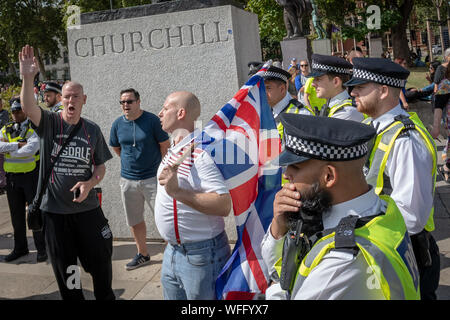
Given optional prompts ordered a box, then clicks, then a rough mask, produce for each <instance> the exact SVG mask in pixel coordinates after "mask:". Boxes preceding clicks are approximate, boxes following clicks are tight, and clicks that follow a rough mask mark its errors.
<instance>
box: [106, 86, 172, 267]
mask: <svg viewBox="0 0 450 320" xmlns="http://www.w3.org/2000/svg"><path fill="white" fill-rule="evenodd" d="M119 102H120V105H121V107H122V112H123V115H122V116H120V117H119V118H117V119H116V120H115V121H114V123H113V124H112V127H111V133H110V138H109V144H110V145H111V147H112V148H113V150H114V151H115V153H116V154H117V155H118V156H119V157H120V162H121V172H120V175H121V178H120V189H121V195H122V202H123V206H124V210H125V214H126V218H127V224H128V225H129V226H130V228H131V232H132V234H133V237H134V240H135V242H136V247H137V254H136V256H135V257H134V258H133V259H132V260H131V261H130V262H129V263H128V264H127V265H126V267H125V268H126V269H127V270H133V269H136V268H138V267H141V266H144V265H146V264H149V263H150V255H149V254H148V251H147V245H146V235H147V228H146V225H145V220H144V202H147V204H148V206H149V207H150V209H151V210H152V211H153V206H152V197H153V195H154V194H155V193H156V172H157V170H158V167H159V164H160V162H161V159H162V157H164V155H165V154H166V152H167V149H168V148H169V146H170V142H169V136H168V135H167V133H166V132H164V131H163V130H162V128H161V123H160V121H159V118H158V117H157V116H156V115H154V114H152V113H150V112H147V111H144V110H142V109H141V100H140V96H139V92H137V91H136V90H135V89H132V88H130V89H125V90H122V91H121V92H120V100H119Z"/></svg>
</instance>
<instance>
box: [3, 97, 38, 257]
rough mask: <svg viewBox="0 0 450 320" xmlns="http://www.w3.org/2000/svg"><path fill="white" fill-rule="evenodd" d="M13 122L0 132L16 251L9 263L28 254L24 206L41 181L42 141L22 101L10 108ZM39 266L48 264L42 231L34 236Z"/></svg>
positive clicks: (17, 101)
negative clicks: (24, 109) (33, 127)
mask: <svg viewBox="0 0 450 320" xmlns="http://www.w3.org/2000/svg"><path fill="white" fill-rule="evenodd" d="M11 113H12V119H13V122H10V123H8V124H7V125H5V126H4V127H3V128H2V129H1V134H0V137H1V142H0V152H2V153H5V161H4V163H3V168H4V170H5V172H6V194H7V198H8V204H9V209H10V213H11V222H12V226H13V229H14V249H13V251H12V252H11V253H10V254H8V255H7V256H6V257H5V261H6V262H10V261H13V260H16V259H18V258H20V257H21V256H24V255H26V254H28V252H29V251H28V243H27V237H26V222H25V206H26V204H27V203H28V204H29V203H31V202H32V201H33V199H34V196H35V194H36V189H37V182H38V178H39V165H37V162H38V161H39V138H38V136H37V134H36V133H35V131H34V130H33V129H32V128H31V123H30V122H29V121H28V120H27V117H26V115H25V113H24V112H23V111H22V108H21V105H20V101H19V100H18V99H16V100H14V101H13V103H12V105H11ZM33 238H34V244H35V246H36V249H37V262H43V261H45V260H47V253H46V249H45V240H44V235H43V232H42V231H37V232H33Z"/></svg>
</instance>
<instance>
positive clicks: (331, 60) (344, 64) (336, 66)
mask: <svg viewBox="0 0 450 320" xmlns="http://www.w3.org/2000/svg"><path fill="white" fill-rule="evenodd" d="M311 60H312V64H311V69H312V72H311V73H310V74H309V75H308V77H320V76H322V75H324V74H327V73H336V74H344V75H351V73H352V68H353V66H352V64H351V63H350V62H348V61H347V60H345V59H344V58H341V57H336V56H326V55H322V54H313V55H312V56H311Z"/></svg>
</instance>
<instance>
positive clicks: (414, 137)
mask: <svg viewBox="0 0 450 320" xmlns="http://www.w3.org/2000/svg"><path fill="white" fill-rule="evenodd" d="M445 56H446V58H447V57H449V59H450V51H449V54H447V52H446V55H445ZM19 63H20V73H21V76H22V87H21V93H20V97H15V98H14V99H13V101H12V107H11V112H12V116H13V121H12V122H10V123H7V124H5V125H4V126H3V128H2V130H1V138H2V139H1V140H2V141H1V142H0V153H1V154H3V155H4V165H3V168H4V169H5V172H6V187H5V188H6V193H7V197H8V203H9V206H10V212H11V220H12V224H13V229H14V249H13V250H12V251H11V253H10V254H9V255H8V256H6V257H5V261H7V262H9V261H14V260H16V259H18V258H19V257H21V256H23V255H26V254H28V246H27V241H26V234H25V233H26V218H25V217H26V213H25V210H26V205H27V204H31V203H33V204H36V205H39V208H40V210H41V212H42V218H43V222H42V226H41V228H39V229H36V230H33V237H34V241H35V245H36V248H37V250H38V256H37V257H38V258H37V259H38V260H37V262H41V261H45V260H47V259H49V260H50V262H51V265H52V268H53V271H54V274H55V277H56V279H57V284H58V288H59V291H60V293H61V296H62V298H63V299H66V300H80V299H84V297H83V293H82V290H81V289H80V288H69V287H68V286H67V279H68V277H69V276H70V274H69V273H67V268H68V267H70V266H71V265H76V264H77V259H78V260H79V261H80V263H81V265H82V266H83V268H84V269H85V270H86V272H88V273H90V274H91V276H92V280H93V284H94V294H95V297H96V299H99V300H113V299H115V295H114V292H113V290H112V279H113V273H112V263H111V257H112V250H113V248H112V241H113V234H112V231H111V229H110V227H109V224H108V220H107V219H106V217H105V215H104V213H103V211H102V208H101V203H100V202H99V198H98V196H97V192H96V190H95V187H96V186H97V185H98V184H99V183H100V182H101V181H102V179H103V178H104V176H105V175H106V174H107V170H106V165H105V163H106V162H107V161H108V160H110V159H111V158H112V157H113V154H112V153H111V152H110V149H109V147H108V144H109V146H110V147H111V148H112V150H113V151H114V152H113V153H115V154H116V155H117V156H118V157H120V163H121V178H120V189H121V198H122V203H123V208H124V212H125V215H126V221H127V224H128V226H129V227H130V231H131V234H132V235H133V237H134V240H135V243H136V255H135V256H134V257H133V258H132V259H131V261H130V262H129V263H127V264H126V265H125V268H126V269H127V270H133V269H136V268H138V267H142V266H145V265H147V264H149V263H150V261H151V257H150V255H149V252H148V250H147V245H146V234H147V228H146V223H145V220H144V206H145V203H147V205H148V206H149V207H150V209H151V211H152V213H153V214H154V217H155V224H156V227H157V229H158V231H159V233H160V235H161V236H162V238H163V239H164V240H165V241H166V242H167V246H166V248H165V252H164V257H163V263H162V270H161V283H162V287H163V294H164V299H169V300H183V299H216V298H220V297H217V296H216V290H215V280H216V279H217V277H218V276H219V273H220V271H221V270H222V268H223V266H224V265H225V263H226V262H227V260H228V259H229V257H230V255H231V248H230V244H229V241H228V237H227V234H226V231H225V222H224V217H226V216H228V215H229V214H230V212H231V211H232V198H231V196H230V192H229V190H228V188H227V185H226V183H225V181H224V177H223V176H222V173H221V172H220V171H219V169H218V167H217V166H216V164H215V163H214V160H213V158H212V157H211V155H210V154H209V153H208V152H206V151H205V150H203V149H201V148H199V147H198V146H197V145H196V144H195V138H196V137H197V136H198V135H199V134H200V130H199V129H196V128H195V125H194V123H195V121H196V120H197V118H198V117H199V116H200V113H201V104H200V101H199V99H198V98H197V97H196V95H195V94H194V93H191V92H186V91H177V92H173V93H171V94H170V95H169V96H167V98H166V99H165V102H164V104H163V106H162V109H161V111H160V112H159V114H158V115H155V114H152V113H151V112H148V111H145V110H144V109H142V108H141V98H140V94H139V92H138V91H137V90H136V89H134V88H124V89H123V90H122V91H120V92H119V93H117V96H118V98H119V102H120V105H121V108H122V112H123V115H122V116H120V117H118V118H117V119H116V120H115V121H114V122H113V123H112V124H111V128H110V136H109V143H107V142H106V140H105V138H104V136H103V134H102V132H101V130H100V128H99V126H98V125H97V124H96V123H95V122H93V121H91V120H88V119H86V118H84V117H82V110H83V106H84V105H85V104H86V99H87V96H86V95H85V93H84V89H83V86H82V84H80V83H77V82H74V81H68V82H66V83H64V84H63V85H62V86H61V85H60V84H58V83H54V82H51V83H47V84H46V86H45V87H44V88H43V95H42V101H44V102H45V104H46V107H47V108H41V107H39V105H38V99H39V94H38V93H36V92H35V85H34V79H35V77H36V74H37V73H38V72H39V66H38V63H37V61H36V58H35V56H34V51H33V48H32V47H30V46H25V47H24V48H22V50H21V52H20V53H19ZM249 67H250V73H249V75H253V74H254V73H256V72H258V71H259V70H260V68H261V67H262V63H260V62H251V63H249ZM435 69H436V68H435ZM437 69H439V68H437ZM445 70H446V71H445V73H444V75H443V79H444V80H443V81H442V82H439V83H438V85H437V86H436V88H433V90H434V92H435V93H434V94H435V97H436V99H435V100H434V101H435V107H436V109H435V110H436V115H435V123H434V126H433V131H432V132H431V134H430V133H428V131H427V129H426V128H425V126H424V125H423V123H422V122H421V120H420V119H419V117H418V116H417V114H415V113H408V112H407V110H405V109H407V104H406V105H405V103H404V100H403V99H404V98H405V96H403V99H402V96H401V93H402V89H404V88H405V85H406V80H407V78H408V76H409V71H408V70H407V69H406V68H405V65H404V64H403V66H402V61H397V63H396V62H393V61H391V60H390V59H385V58H364V57H362V53H361V52H359V51H358V50H352V51H351V52H350V53H349V54H348V56H347V59H344V58H342V57H338V56H327V55H319V54H313V55H312V58H311V61H309V60H308V59H304V60H301V61H299V62H297V60H296V59H293V60H292V61H291V65H290V66H289V68H288V70H287V71H286V70H284V69H283V68H281V66H280V65H279V64H276V63H274V65H272V66H269V67H268V69H267V70H266V71H265V72H264V74H263V79H264V84H265V90H266V95H267V102H268V104H269V106H270V108H271V111H272V114H273V119H274V123H275V126H276V128H277V130H278V133H279V135H280V139H281V141H282V144H283V151H282V153H281V154H280V155H279V157H278V158H277V159H276V160H275V161H276V163H277V165H279V166H282V167H283V177H282V187H281V189H280V190H278V192H277V193H276V196H275V201H274V203H273V219H272V222H271V224H270V226H269V228H268V230H267V232H266V234H265V236H264V239H263V241H262V243H261V250H262V257H263V260H264V267H265V268H266V269H267V272H266V273H267V274H268V275H270V279H268V280H269V286H268V289H267V290H266V292H265V297H266V298H267V299H436V289H437V287H438V284H439V273H440V262H439V249H438V247H437V245H436V242H435V240H434V238H433V236H432V235H431V231H433V230H434V220H433V212H434V208H433V197H434V189H435V181H436V173H437V171H438V168H437V160H436V147H435V144H434V140H433V137H436V135H437V133H436V132H437V131H436V130H437V129H436V127H439V125H440V120H441V118H442V114H443V113H446V112H449V111H446V110H448V107H447V105H448V103H449V102H450V101H449V97H450V83H449V80H448V76H449V72H448V71H447V70H448V69H445ZM436 72H437V71H436ZM430 80H431V78H430ZM433 81H434V83H436V80H435V79H433ZM0 106H1V105H0ZM0 110H1V107H0ZM0 115H1V114H0ZM432 136H433V137H432ZM67 145H70V148H72V149H73V152H72V153H70V152H69V151H68V149H66V148H67V147H66V146H67ZM69 153H70V154H69ZM447 164H448V163H447ZM448 169H449V166H448V165H447V166H444V167H443V168H442V169H441V171H442V173H443V174H447V177H446V180H447V181H448V174H449V172H448V171H449V170H448ZM405 177H407V181H405ZM0 178H1V177H0ZM0 180H1V179H0ZM30 182H32V183H30ZM0 183H1V181H0ZM40 194H42V195H43V196H42V198H40V197H39V196H38V195H40ZM153 197H155V201H154V206H153V201H152V199H153ZM300 221H301V223H300ZM299 238H303V239H306V240H304V241H306V243H307V244H308V246H307V247H308V249H307V253H308V255H306V256H305V255H303V256H302V257H301V259H300V260H299V261H294V260H295V259H298V258H295V255H294V256H292V255H287V254H285V251H287V250H286V248H287V247H288V245H289V243H291V242H292V241H291V240H290V239H299ZM290 241H291V242H290ZM292 265H294V267H293V268H292V267H291V268H290V269H289V268H288V267H287V266H292ZM369 276H374V277H375V278H376V279H377V281H378V283H379V285H378V286H375V287H374V288H372V287H371V288H369V287H368V286H367V279H368V277H369ZM286 277H288V278H292V279H293V280H292V281H290V282H289V283H286V281H285V279H286Z"/></svg>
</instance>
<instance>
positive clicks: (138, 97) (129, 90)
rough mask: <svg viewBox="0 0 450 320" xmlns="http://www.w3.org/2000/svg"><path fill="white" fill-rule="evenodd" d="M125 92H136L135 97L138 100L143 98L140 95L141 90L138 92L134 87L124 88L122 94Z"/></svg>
mask: <svg viewBox="0 0 450 320" xmlns="http://www.w3.org/2000/svg"><path fill="white" fill-rule="evenodd" d="M124 93H132V94H134V97H135V98H136V100H141V99H140V96H139V92H137V91H136V90H135V89H133V88H129V89H124V90H122V91H120V95H123V94H124Z"/></svg>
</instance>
